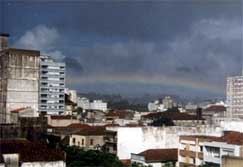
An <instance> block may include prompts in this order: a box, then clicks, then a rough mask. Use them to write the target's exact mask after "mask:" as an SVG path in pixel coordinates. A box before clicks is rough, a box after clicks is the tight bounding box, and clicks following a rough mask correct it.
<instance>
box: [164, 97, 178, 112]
mask: <svg viewBox="0 0 243 167" xmlns="http://www.w3.org/2000/svg"><path fill="white" fill-rule="evenodd" d="M162 103H163V105H164V108H167V109H168V108H172V107H175V106H176V103H175V102H174V101H173V99H172V98H171V97H170V96H166V97H164V99H163V100H162Z"/></svg>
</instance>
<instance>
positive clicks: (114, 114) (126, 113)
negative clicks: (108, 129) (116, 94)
mask: <svg viewBox="0 0 243 167" xmlns="http://www.w3.org/2000/svg"><path fill="white" fill-rule="evenodd" d="M133 115H134V113H133V112H129V111H125V110H117V111H110V112H108V113H107V114H106V116H107V117H118V118H121V119H124V118H126V117H127V116H133Z"/></svg>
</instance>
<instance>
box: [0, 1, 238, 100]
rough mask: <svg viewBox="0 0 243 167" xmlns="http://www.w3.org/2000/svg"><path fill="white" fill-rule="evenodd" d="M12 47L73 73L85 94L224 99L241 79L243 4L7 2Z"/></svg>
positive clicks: (70, 77) (71, 81) (4, 24)
mask: <svg viewBox="0 0 243 167" xmlns="http://www.w3.org/2000/svg"><path fill="white" fill-rule="evenodd" d="M0 9H1V12H0V18H1V21H0V31H2V32H8V33H9V34H10V35H11V37H10V44H11V47H17V48H25V49H38V50H40V51H41V54H43V55H49V56H52V57H53V58H55V59H56V60H57V61H65V62H66V66H67V72H66V85H67V87H68V88H70V89H77V90H78V91H79V92H84V93H85V92H98V93H120V94H122V95H129V96H132V95H133V96H139V95H142V94H145V93H146V94H175V95H179V96H183V97H191V96H198V97H210V98H214V97H224V96H225V85H226V77H228V76H235V75H241V73H242V1H241V0H133V1H131V0H118V1H117V0H116V1H115V0H89V1H88V0H83V1H81V0H80V1H79V0H75V1H74V0H73V1H65V0H59V1H57V0H44V1H39V0H32V1H31V0H25V1H24V0H16V1H12V0H2V1H1V3H0Z"/></svg>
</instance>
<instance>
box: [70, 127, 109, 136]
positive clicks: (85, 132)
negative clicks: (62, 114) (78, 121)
mask: <svg viewBox="0 0 243 167" xmlns="http://www.w3.org/2000/svg"><path fill="white" fill-rule="evenodd" d="M105 132H106V131H105V127H102V126H92V127H89V128H84V129H81V130H80V131H78V132H75V133H74V134H75V135H81V136H103V135H105Z"/></svg>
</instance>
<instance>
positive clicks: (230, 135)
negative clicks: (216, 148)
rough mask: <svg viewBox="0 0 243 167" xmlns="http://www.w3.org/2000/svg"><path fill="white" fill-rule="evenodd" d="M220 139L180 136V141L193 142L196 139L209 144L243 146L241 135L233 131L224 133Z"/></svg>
mask: <svg viewBox="0 0 243 167" xmlns="http://www.w3.org/2000/svg"><path fill="white" fill-rule="evenodd" d="M224 133H225V134H224V135H223V136H222V137H215V136H195V135H191V136H180V140H195V139H196V138H198V139H201V140H204V141H209V142H213V141H215V142H225V143H228V144H233V145H243V133H240V132H235V131H225V132H224Z"/></svg>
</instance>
